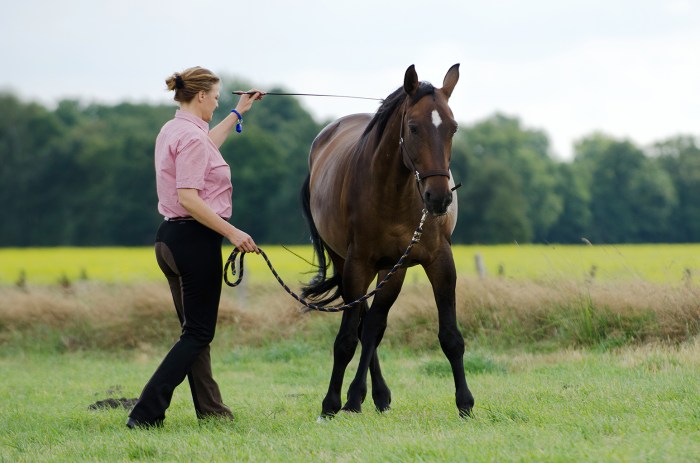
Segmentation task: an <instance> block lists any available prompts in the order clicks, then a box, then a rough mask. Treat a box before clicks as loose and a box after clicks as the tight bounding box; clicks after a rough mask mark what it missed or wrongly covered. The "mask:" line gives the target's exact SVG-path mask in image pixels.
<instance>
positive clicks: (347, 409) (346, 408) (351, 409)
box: [341, 404, 362, 413]
mask: <svg viewBox="0 0 700 463" xmlns="http://www.w3.org/2000/svg"><path fill="white" fill-rule="evenodd" d="M341 410H342V411H344V412H347V413H362V406H361V405H360V406H357V407H355V406H353V405H348V404H345V406H344V407H343V408H342V409H341Z"/></svg>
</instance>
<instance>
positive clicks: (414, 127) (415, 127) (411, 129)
mask: <svg viewBox="0 0 700 463" xmlns="http://www.w3.org/2000/svg"><path fill="white" fill-rule="evenodd" d="M408 130H410V131H411V133H412V134H413V135H415V134H417V133H418V126H416V125H413V124H409V125H408Z"/></svg>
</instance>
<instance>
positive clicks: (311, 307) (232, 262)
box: [224, 209, 428, 312]
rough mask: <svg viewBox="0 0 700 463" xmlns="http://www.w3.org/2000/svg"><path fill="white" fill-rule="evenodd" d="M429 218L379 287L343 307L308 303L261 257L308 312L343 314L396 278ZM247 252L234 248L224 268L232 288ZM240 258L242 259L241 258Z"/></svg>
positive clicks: (425, 215) (228, 283)
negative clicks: (395, 275)
mask: <svg viewBox="0 0 700 463" xmlns="http://www.w3.org/2000/svg"><path fill="white" fill-rule="evenodd" d="M427 216H428V211H427V210H425V209H423V215H422V216H421V218H420V222H419V223H418V227H416V230H415V231H414V232H413V238H412V239H411V242H410V243H409V245H408V247H407V248H406V250H405V251H404V253H403V254H402V255H401V257H400V258H399V261H398V262H397V263H396V265H394V266H393V267H392V268H391V270H390V271H389V273H387V274H386V276H385V277H384V278H383V279H382V281H380V282H379V283H378V284H377V286H376V287H375V288H374V289H373V290H372V291H370V292H369V293H367V294H365V295H364V296H362V297H360V298H359V299H357V300H355V301H352V302H348V303H346V304H343V305H338V306H331V307H321V306H318V305H317V304H312V303H310V302H308V301H306V300H305V299H304V298H303V297H301V296H299V295H298V294H296V293H295V292H294V291H292V290H291V289H289V286H287V285H286V284H285V282H284V281H282V278H280V276H279V274H278V273H277V271H276V270H275V268H274V267H273V265H272V263H271V262H270V259H269V258H268V257H267V254H265V251H263V250H262V249H260V248H258V249H259V250H260V255H262V257H263V259H265V262H266V263H267V266H268V267H269V268H270V271H271V272H272V274H273V275H274V277H275V278H276V279H277V282H278V283H279V284H280V285H281V286H282V287H283V288H284V290H285V291H287V293H288V294H289V295H290V296H292V297H293V298H294V299H296V300H297V301H298V302H300V303H301V304H302V305H303V306H304V307H306V308H307V310H306V312H309V311H311V310H316V311H318V312H341V311H343V310H346V309H349V308H351V307H354V306H356V305H358V304H361V303H362V302H364V301H366V300H367V299H369V298H370V297H372V296H374V295H375V294H376V293H377V292H378V291H379V290H381V289H382V288H383V287H384V285H385V284H386V283H387V281H389V279H390V278H391V277H392V276H394V274H395V273H396V272H397V271H398V270H399V268H401V266H402V265H403V263H404V261H405V260H406V258H407V257H408V254H409V253H410V252H411V249H413V246H414V245H416V244H417V243H418V242H419V241H420V239H421V236H422V235H423V224H424V223H425V219H426V217H427ZM245 254H246V253H245V252H241V251H239V250H238V248H234V249H233V251H232V252H231V255H230V256H229V258H228V260H227V261H226V265H225V266H224V282H225V283H226V284H227V285H228V286H231V287H236V286H238V285H239V284H240V283H241V281H242V280H243V258H244V257H245ZM239 256H240V257H239ZM237 257H239V259H238V271H236V258H237ZM229 268H231V275H233V276H235V275H236V274H237V273H238V279H237V280H236V281H234V282H233V283H231V282H230V281H229V279H228V273H229Z"/></svg>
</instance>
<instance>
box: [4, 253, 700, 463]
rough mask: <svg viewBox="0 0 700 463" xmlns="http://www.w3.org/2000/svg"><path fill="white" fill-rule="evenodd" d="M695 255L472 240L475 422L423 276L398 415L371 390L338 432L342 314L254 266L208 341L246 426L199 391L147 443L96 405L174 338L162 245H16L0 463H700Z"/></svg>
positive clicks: (401, 335) (119, 391)
mask: <svg viewBox="0 0 700 463" xmlns="http://www.w3.org/2000/svg"><path fill="white" fill-rule="evenodd" d="M265 250H266V252H267V253H268V254H269V256H270V258H271V259H272V260H273V262H274V264H275V266H276V267H277V268H278V270H279V272H280V274H281V275H282V276H283V278H284V279H285V280H287V282H288V283H289V284H290V286H292V287H293V288H298V287H299V282H300V281H307V280H308V279H309V275H307V274H306V273H305V272H306V271H307V270H308V269H309V268H310V266H309V265H308V264H306V263H304V262H303V261H302V260H301V259H299V258H298V257H295V256H294V255H292V254H291V253H289V252H287V251H286V250H284V249H283V248H281V247H265ZM293 250H294V252H296V253H298V254H300V255H302V256H303V257H304V258H306V259H310V258H311V249H310V248H309V247H295V248H293ZM698 251H700V245H678V246H669V245H658V246H618V247H613V246H608V247H604V246H515V245H512V246H494V247H477V246H469V247H467V246H457V247H455V256H456V261H457V266H458V272H459V278H458V284H457V318H458V323H459V326H460V328H461V330H462V333H463V334H464V337H465V340H466V343H467V354H466V355H465V367H466V370H467V381H468V382H469V385H470V388H471V390H472V392H473V393H474V396H475V398H476V407H475V409H474V417H473V418H471V419H467V420H462V419H459V418H458V416H457V410H456V407H455V405H454V387H453V382H452V378H451V373H450V370H449V366H448V363H447V361H446V360H445V359H444V356H443V355H442V353H441V352H440V348H439V345H438V342H437V336H436V327H437V315H436V310H435V306H434V300H433V297H432V294H431V291H430V287H429V285H427V284H426V283H425V280H424V278H423V276H422V272H421V271H420V270H418V269H412V271H411V272H409V276H408V278H407V283H406V284H405V285H404V290H403V292H402V294H401V295H400V296H399V299H398V300H397V302H396V304H395V308H394V309H393V310H392V312H391V313H390V316H389V326H388V328H387V332H386V336H385V338H384V341H383V343H382V347H381V351H380V355H381V358H382V369H383V371H384V372H385V376H386V378H387V381H388V383H389V386H390V387H391V388H392V396H393V399H394V400H393V406H392V410H391V411H390V412H389V413H386V414H378V413H376V412H375V411H374V410H373V407H372V404H371V398H370V399H368V402H366V403H365V407H364V412H363V413H362V414H359V415H354V414H351V415H347V414H341V415H340V416H338V417H337V418H336V419H334V420H332V421H328V422H325V423H323V424H317V423H316V421H315V420H316V417H317V415H318V413H319V411H320V403H321V400H322V398H323V395H324V393H325V390H326V388H327V385H328V379H329V375H330V369H331V364H332V345H333V339H334V336H335V332H336V330H337V326H338V322H339V319H340V317H339V315H337V314H335V315H333V314H319V313H308V314H303V313H301V312H300V310H299V305H298V304H297V303H296V301H294V300H293V299H291V298H290V297H289V296H288V295H287V294H286V293H284V292H283V291H282V290H281V289H280V288H279V287H278V286H277V284H276V283H275V282H274V280H273V278H272V276H271V275H270V274H269V271H268V270H267V268H266V267H265V264H264V261H263V260H262V259H261V258H259V257H257V256H248V257H247V258H246V279H245V280H244V281H245V283H244V284H243V285H242V286H241V287H238V288H235V289H229V288H224V292H223V295H222V302H221V308H220V312H219V324H218V327H217V337H216V339H215V341H214V346H213V348H212V358H213V361H214V371H215V376H216V378H217V380H218V381H219V384H220V386H221V388H222V392H223V395H224V398H225V400H226V401H227V403H228V404H229V405H230V406H231V407H232V408H233V410H234V413H235V415H236V420H235V422H233V423H230V422H218V421H206V422H197V420H196V419H195V417H194V412H193V410H192V405H191V399H190V396H189V391H188V386H187V384H186V382H185V383H183V384H182V385H181V386H180V387H179V388H178V389H177V391H176V393H175V396H174V400H173V404H172V406H171V408H170V409H169V411H168V415H167V420H166V425H165V427H164V428H162V429H157V430H151V431H148V432H143V431H129V430H128V429H126V427H125V426H124V421H125V418H126V415H127V411H126V410H123V409H116V410H97V411H95V410H88V406H89V405H90V404H91V403H93V402H95V401H97V400H101V399H105V398H110V397H111V398H119V397H129V398H130V397H135V396H137V395H138V393H139V392H140V390H141V388H142V387H143V385H144V384H145V382H146V381H147V379H148V377H149V376H150V374H151V373H152V372H153V370H154V369H155V367H156V366H157V364H158V363H159V362H160V360H161V359H162V357H163V355H164V354H165V352H166V351H167V349H168V348H169V346H170V345H172V342H173V341H174V340H175V338H176V337H177V334H178V332H179V326H178V323H177V320H176V317H175V314H174V310H173V308H172V301H171V298H170V295H169V292H168V289H167V284H166V283H165V282H164V280H163V277H162V275H161V273H160V270H159V269H158V268H157V267H156V264H155V259H154V257H153V253H152V250H151V249H150V248H98V249H82V248H81V249H75V248H59V249H53V248H52V249H22V250H17V249H2V250H0V377H2V378H3V379H2V381H0V417H2V419H0V462H5V461H7V462H10V461H11V462H15V461H27V462H35V461H71V462H72V461H334V462H335V461H341V462H343V461H348V462H349V461H369V462H374V461H377V462H384V461H388V462H393V461H395V462H406V461H408V462H413V461H475V462H479V461H523V462H530V461H538V462H539V461H545V462H549V461H551V462H569V461H591V462H599V461H613V462H617V461H619V462H636V461H639V462H642V461H644V462H648V461H654V462H656V461H669V462H684V461H688V462H691V461H698V460H699V459H700V395H698V393H697V391H698V390H700V302H699V301H700V286H699V285H698V282H697V280H696V279H695V278H696V277H695V276H696V275H698V274H699V272H700V270H699V269H698V266H699V265H700V261H698V259H697V256H698V255H700V254H699V252H698ZM224 253H225V254H228V251H227V250H224ZM477 253H478V254H480V255H481V257H482V258H483V260H484V262H485V263H486V267H487V275H486V276H485V277H478V276H476V272H475V265H474V256H475V255H476V254H477ZM21 273H24V281H21V282H20V281H18V280H20V274H21ZM357 357H359V356H358V355H356V359H355V361H354V362H353V364H351V366H350V367H349V368H348V372H347V374H346V380H345V385H346V387H347V384H349V382H350V378H351V377H352V375H353V374H354V371H355V363H356V361H357ZM344 392H345V388H344ZM368 396H370V395H369V394H368Z"/></svg>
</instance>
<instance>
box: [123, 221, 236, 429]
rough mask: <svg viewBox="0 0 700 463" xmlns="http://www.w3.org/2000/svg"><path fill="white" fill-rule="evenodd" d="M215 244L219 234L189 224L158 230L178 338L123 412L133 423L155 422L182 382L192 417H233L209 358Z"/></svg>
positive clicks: (215, 306) (217, 258) (215, 298)
mask: <svg viewBox="0 0 700 463" xmlns="http://www.w3.org/2000/svg"><path fill="white" fill-rule="evenodd" d="M221 243H222V237H221V235H219V234H218V233H216V232H214V231H213V230H211V229H209V228H207V227H205V226H204V225H202V224H200V223H199V222H197V221H195V220H182V221H173V222H169V221H164V222H163V223H162V224H161V226H160V228H159V229H158V233H157V235H156V245H155V249H156V259H157V261H158V265H159V266H160V268H161V270H162V271H163V273H164V274H165V276H166V278H167V279H168V283H169V285H170V291H171V293H172V296H173V302H174V303H175V309H176V311H177V314H178V318H179V319H180V324H181V326H182V333H181V335H180V339H179V340H178V341H177V342H176V343H175V345H173V347H172V348H171V349H170V351H169V352H168V354H167V355H166V356H165V358H164V359H163V361H162V362H161V364H160V366H159V367H158V368H157V369H156V371H155V373H153V376H152V377H151V379H150V380H149V381H148V383H147V384H146V386H145V387H144V389H143V392H141V396H140V397H139V400H138V402H137V403H136V405H135V406H134V408H133V410H132V411H131V412H130V413H129V416H130V417H131V418H133V419H134V420H136V421H138V422H142V423H146V424H155V423H158V422H161V421H162V420H163V419H164V418H165V410H166V409H167V408H168V406H169V405H170V401H171V399H172V396H173V392H174V390H175V388H176V387H177V386H178V385H179V384H180V383H182V381H184V379H185V377H187V378H188V380H189V384H190V389H191V391H192V400H193V402H194V407H195V411H196V413H197V417H198V418H204V417H207V416H224V417H232V416H233V415H232V414H231V410H229V408H228V407H226V405H224V404H223V402H222V400H221V393H220V392H219V386H218V385H217V384H216V381H214V378H213V377H212V373H211V359H210V357H209V344H210V343H211V341H212V340H213V339H214V332H215V329H216V318H217V314H218V310H219V299H220V296H221V279H222V273H223V266H222V262H221Z"/></svg>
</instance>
